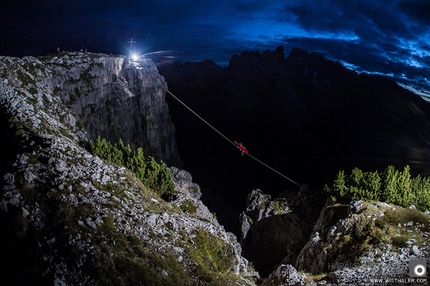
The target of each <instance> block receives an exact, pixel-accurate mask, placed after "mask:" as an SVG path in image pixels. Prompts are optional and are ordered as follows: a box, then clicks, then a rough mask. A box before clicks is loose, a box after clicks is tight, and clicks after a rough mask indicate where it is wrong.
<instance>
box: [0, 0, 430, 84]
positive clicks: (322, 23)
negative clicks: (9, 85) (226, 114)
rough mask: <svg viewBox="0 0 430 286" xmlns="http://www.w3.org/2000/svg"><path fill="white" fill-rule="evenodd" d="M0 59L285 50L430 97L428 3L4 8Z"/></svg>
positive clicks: (107, 2)
mask: <svg viewBox="0 0 430 286" xmlns="http://www.w3.org/2000/svg"><path fill="white" fill-rule="evenodd" d="M0 24H1V26H0V27H1V28H0V55H10V56H23V55H44V54H48V53H53V52H55V50H56V48H57V46H60V48H61V49H62V50H78V49H80V48H81V47H85V48H87V49H88V51H93V52H104V53H115V54H117V53H120V54H127V52H128V47H129V45H128V44H127V41H128V40H130V38H133V39H135V40H136V42H137V43H136V48H137V49H138V50H139V51H140V53H142V54H145V53H151V52H157V51H163V52H162V53H157V54H152V56H158V57H157V58H156V60H172V59H176V60H181V61H201V60H203V59H205V58H209V59H212V60H214V61H215V62H217V63H218V64H220V65H227V64H228V62H229V60H230V58H231V56H232V55H234V54H239V53H240V52H242V51H244V50H259V51H261V52H262V51H264V50H266V49H270V50H274V49H275V48H276V47H277V46H279V45H283V46H284V48H285V51H286V56H287V55H288V53H289V52H290V51H291V49H292V48H293V47H300V48H304V49H307V50H308V51H309V52H319V53H321V54H322V55H323V56H325V57H327V58H329V59H332V60H337V61H339V62H341V63H342V64H344V65H345V66H346V67H348V68H351V69H355V70H357V71H366V72H372V73H378V74H382V75H388V76H392V77H393V78H395V79H397V80H401V81H404V82H410V83H414V84H415V85H416V86H421V87H422V88H425V89H427V90H428V91H430V79H429V78H428V75H429V74H430V69H429V67H430V1H428V0H378V1H375V0H348V1H344V0H318V1H312V0H284V1H281V0H274V1H261V0H259V1H254V0H217V1H202V0H162V1H161V0H144V1H139V0H122V1H112V0H73V1H70V0H68V1H64V0H57V1H53V0H38V1H35V0H20V1H17V0H13V1H11V0H3V1H2V2H1V4H0Z"/></svg>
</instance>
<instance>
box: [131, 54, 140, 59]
mask: <svg viewBox="0 0 430 286" xmlns="http://www.w3.org/2000/svg"><path fill="white" fill-rule="evenodd" d="M131 59H132V60H133V61H137V60H138V59H139V55H137V54H131Z"/></svg>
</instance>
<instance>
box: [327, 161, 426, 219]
mask: <svg viewBox="0 0 430 286" xmlns="http://www.w3.org/2000/svg"><path fill="white" fill-rule="evenodd" d="M324 190H325V192H326V194H328V195H329V196H330V197H331V198H332V200H333V201H342V202H347V201H350V200H356V199H360V200H364V201H383V202H387V203H392V204H395V205H399V206H402V207H409V206H411V205H415V206H416V207H417V209H419V210H421V211H425V210H430V180H429V178H428V177H421V176H417V177H415V178H411V174H410V168H409V166H406V167H405V168H404V169H403V171H399V170H396V169H395V168H394V166H388V167H387V169H385V171H384V172H382V173H379V172H378V171H374V172H363V171H362V170H360V169H358V168H355V169H353V170H352V172H351V175H345V172H344V171H340V172H339V173H338V174H337V177H336V179H335V180H334V182H333V185H332V187H329V186H327V185H326V186H325V187H324Z"/></svg>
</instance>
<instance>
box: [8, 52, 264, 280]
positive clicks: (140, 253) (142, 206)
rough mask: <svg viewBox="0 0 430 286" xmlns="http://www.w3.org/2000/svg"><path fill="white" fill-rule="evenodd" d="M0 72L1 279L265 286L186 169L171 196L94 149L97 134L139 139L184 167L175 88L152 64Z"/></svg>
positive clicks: (27, 65) (75, 64) (45, 62)
mask: <svg viewBox="0 0 430 286" xmlns="http://www.w3.org/2000/svg"><path fill="white" fill-rule="evenodd" d="M0 71H1V76H2V77H1V80H0V107H1V121H0V123H1V124H0V127H1V132H2V136H3V137H2V140H3V141H4V143H5V144H4V145H3V149H2V150H1V152H0V154H1V159H2V172H3V173H2V183H1V187H2V188H1V192H0V194H1V196H0V197H1V199H0V249H1V252H2V261H3V267H2V269H1V277H2V283H5V284H6V285H30V284H31V285H255V283H254V281H255V279H256V278H257V277H258V273H255V272H254V271H253V270H252V268H250V267H249V265H248V262H247V260H246V259H244V258H243V257H242V256H241V247H240V245H239V243H238V242H237V239H236V237H235V236H234V235H233V234H231V233H228V232H226V231H225V230H224V228H223V226H221V225H220V224H219V223H218V222H217V219H216V218H215V217H214V216H213V214H212V213H211V212H210V211H209V210H208V209H207V208H206V207H205V206H204V205H203V204H202V202H201V201H200V195H201V192H200V188H199V186H198V185H197V184H195V183H194V182H193V180H192V177H191V175H190V174H189V173H188V172H185V171H184V170H180V169H178V168H176V167H173V166H172V167H170V172H171V176H172V179H173V182H174V184H175V190H176V192H177V193H176V194H175V195H174V196H173V197H171V198H170V200H169V201H165V200H163V199H162V198H160V197H159V196H158V195H157V194H156V193H155V192H152V191H151V189H149V188H148V187H146V186H144V185H143V184H142V183H141V182H140V181H139V180H138V179H137V178H136V177H135V176H134V175H133V173H131V172H130V171H129V170H127V169H126V168H125V167H123V166H118V165H114V164H111V163H109V162H107V161H104V160H101V159H100V158H98V157H96V156H94V155H92V154H91V153H90V152H89V151H88V149H87V148H85V147H87V146H88V142H89V141H88V138H93V137H94V136H96V135H99V134H100V135H101V136H103V135H105V136H108V137H109V138H111V139H112V140H116V139H117V138H118V137H122V136H123V135H126V134H128V133H127V132H132V133H131V135H132V139H135V141H134V142H133V144H135V145H138V144H140V143H143V144H146V145H145V146H146V148H145V150H148V153H149V154H151V155H153V156H157V154H158V156H160V157H162V159H164V160H166V161H169V160H170V161H175V160H178V157H177V153H176V149H175V145H174V137H173V130H174V129H173V127H172V126H171V123H170V122H169V120H168V114H167V106H166V104H165V102H164V93H163V91H164V90H165V82H164V80H163V78H162V77H160V76H159V75H157V73H156V69H155V67H154V66H153V64H152V63H151V62H150V61H143V62H139V63H133V64H129V63H128V61H127V59H126V58H124V57H112V56H107V55H101V54H74V53H72V54H70V53H69V54H61V55H56V56H51V57H47V58H41V59H36V58H24V59H17V58H7V57H1V58H0ZM127 108H129V109H127ZM142 116H143V117H144V118H142ZM127 120H130V121H127ZM133 126H134V127H133ZM133 128H136V130H132V129H133ZM112 133H113V134H115V136H118V137H115V136H114V135H113V134H112ZM139 133H143V135H139ZM133 134H134V135H133ZM133 136H135V137H133ZM124 140H127V138H125V137H124ZM139 140H140V141H139ZM151 152H154V153H151ZM3 174H4V176H3Z"/></svg>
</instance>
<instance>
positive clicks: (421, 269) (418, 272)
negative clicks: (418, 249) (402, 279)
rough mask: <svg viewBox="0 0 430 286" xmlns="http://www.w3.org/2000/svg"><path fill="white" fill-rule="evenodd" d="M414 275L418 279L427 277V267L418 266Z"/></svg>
mask: <svg viewBox="0 0 430 286" xmlns="http://www.w3.org/2000/svg"><path fill="white" fill-rule="evenodd" d="M414 275H416V276H417V277H423V276H425V275H426V267H425V266H424V265H422V264H417V265H415V267H414Z"/></svg>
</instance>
